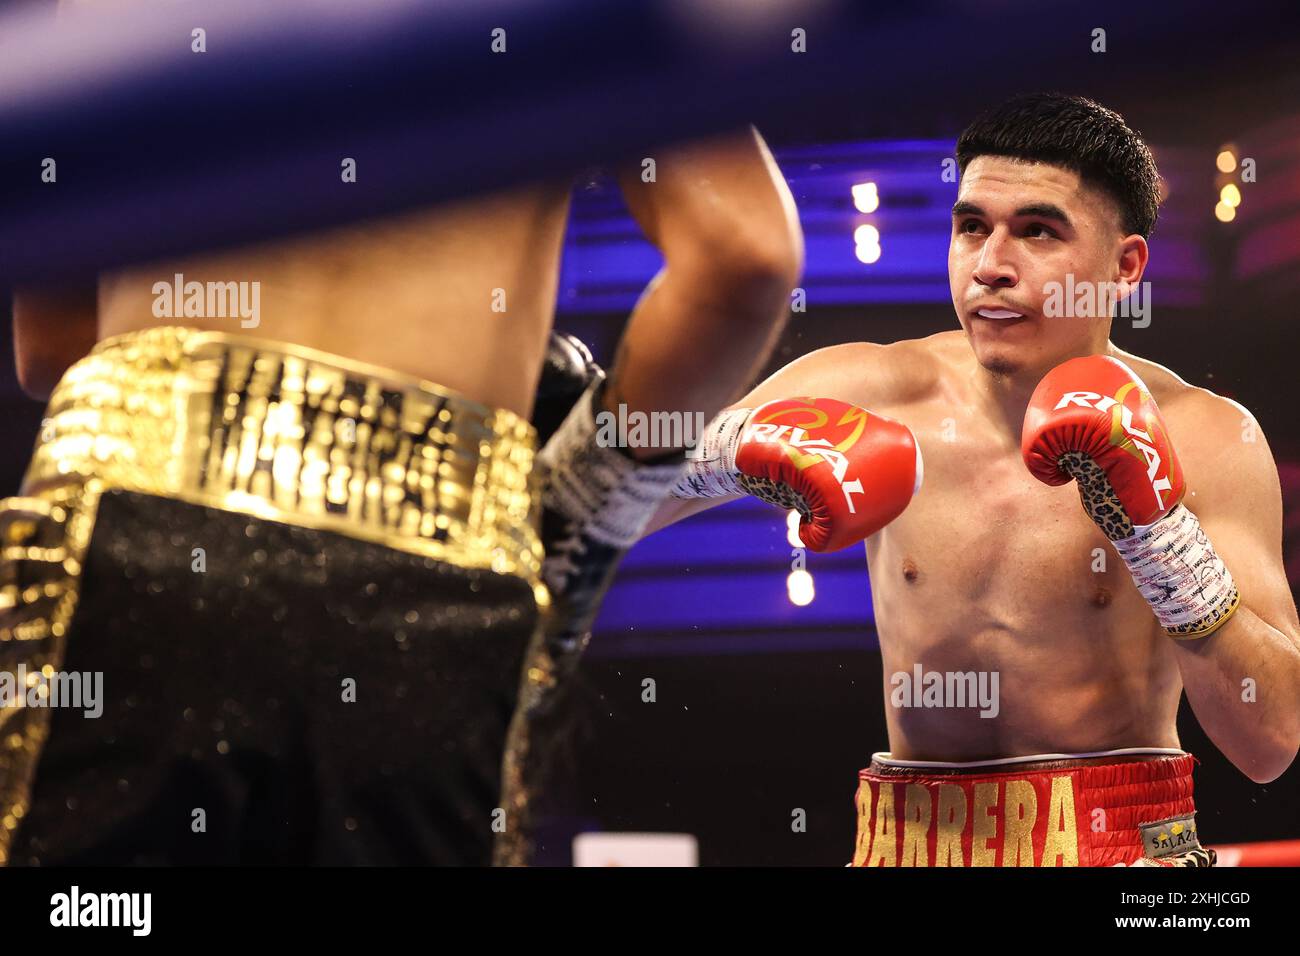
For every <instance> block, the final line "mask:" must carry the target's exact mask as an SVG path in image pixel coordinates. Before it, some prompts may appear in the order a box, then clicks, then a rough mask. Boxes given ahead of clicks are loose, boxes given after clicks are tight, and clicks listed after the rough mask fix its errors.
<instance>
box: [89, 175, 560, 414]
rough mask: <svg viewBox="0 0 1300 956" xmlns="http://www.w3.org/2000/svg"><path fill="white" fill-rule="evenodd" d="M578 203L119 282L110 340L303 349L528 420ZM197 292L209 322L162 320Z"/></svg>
mask: <svg viewBox="0 0 1300 956" xmlns="http://www.w3.org/2000/svg"><path fill="white" fill-rule="evenodd" d="M568 195H569V193H568V185H567V183H561V184H552V185H548V186H537V187H531V188H528V189H523V190H516V191H512V192H509V193H501V194H497V195H493V196H490V197H486V198H479V199H474V200H468V201H465V202H461V203H456V204H451V205H445V206H440V207H437V208H435V209H424V210H420V211H418V212H415V213H410V214H406V215H403V216H400V217H392V218H386V219H382V220H374V221H371V222H367V223H364V224H360V225H355V226H348V227H346V228H340V229H335V230H330V231H328V232H322V233H315V234H312V235H309V236H303V237H296V238H292V239H286V240H277V241H275V242H267V243H263V244H258V245H252V246H244V247H241V248H238V249H233V250H229V251H225V252H219V253H205V254H203V255H196V256H192V257H187V258H184V259H178V260H174V261H166V262H158V263H152V264H149V265H146V266H139V267H134V268H132V269H129V270H125V271H121V272H116V273H112V274H106V275H104V276H102V277H101V279H100V295H99V337H100V338H101V339H103V338H107V337H109V336H113V335H117V334H120V333H122V332H129V331H135V330H138V329H143V328H149V327H152V326H159V325H187V326H191V327H198V328H204V329H211V330H215V331H222V332H229V333H233V334H238V335H250V336H257V337H260V338H267V339H273V340H277V341H282V342H293V343H295V344H297V345H303V346H307V347H310V348H315V349H319V350H322V351H325V352H330V353H333V354H336V355H342V356H346V357H348V358H352V359H357V360H360V361H364V362H369V363H371V364H373V365H377V366H381V367H383V368H389V369H393V370H395V371H398V372H402V373H405V374H407V375H415V376H418V377H421V378H424V379H427V380H429V381H432V382H435V383H437V384H439V385H443V386H445V387H447V388H451V389H454V390H456V391H458V392H460V393H462V394H464V395H466V396H467V397H470V398H473V399H475V400H477V401H480V402H483V403H484V404H487V405H489V406H492V407H497V408H507V409H510V410H511V411H514V412H516V413H518V414H520V415H523V416H525V417H527V416H528V415H529V414H530V412H531V406H532V399H533V393H534V391H535V389H536V384H537V381H536V380H537V376H538V370H539V369H540V368H541V364H542V355H543V352H544V349H545V343H546V335H547V332H548V330H549V329H550V326H551V322H552V319H553V314H554V307H555V293H556V285H557V281H558V271H559V258H560V248H561V241H562V238H563V234H564V226H565V219H566V216H567V211H568ZM178 274H179V275H180V276H181V277H182V278H181V280H179V281H178V280H177V279H176V276H177V275H178ZM191 282H197V283H201V284H202V286H201V288H202V290H203V300H202V301H203V303H204V307H203V312H204V313H205V314H203V315H198V316H195V315H186V314H184V313H183V312H182V314H180V315H172V316H167V315H159V314H157V313H158V312H159V311H161V310H163V308H164V307H165V305H166V304H168V303H165V302H164V301H163V300H164V299H166V300H169V301H170V304H171V305H172V306H173V311H175V309H174V306H175V305H176V304H177V303H178V302H179V303H180V304H181V305H182V306H183V305H184V303H185V302H186V300H187V299H188V298H189V297H190V296H191V295H192V294H193V292H194V291H195V287H193V286H187V285H186V284H187V283H191ZM231 283H234V284H235V285H233V286H231V285H230V284H231ZM254 283H256V285H254ZM209 303H211V304H212V305H215V306H216V308H210V307H209Z"/></svg>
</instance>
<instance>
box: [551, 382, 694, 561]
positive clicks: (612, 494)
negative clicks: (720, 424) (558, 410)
mask: <svg viewBox="0 0 1300 956" xmlns="http://www.w3.org/2000/svg"><path fill="white" fill-rule="evenodd" d="M595 391H596V384H595V383H593V385H592V387H590V388H588V389H587V390H586V391H585V392H583V393H582V397H581V398H579V399H578V401H577V402H576V403H575V404H574V406H573V409H572V410H571V411H570V412H569V415H568V417H567V418H565V419H564V421H563V422H562V423H561V425H560V427H559V428H558V429H556V432H555V434H554V435H552V436H551V438H550V440H549V441H548V442H547V443H546V447H545V448H543V449H542V450H541V452H539V453H538V455H537V462H538V464H539V465H540V466H542V467H543V468H545V469H547V472H548V480H547V481H546V482H545V484H544V490H543V498H542V500H543V503H544V504H545V505H546V507H548V508H551V509H553V510H555V511H557V512H559V513H560V514H562V515H563V516H564V517H565V518H568V519H569V520H571V521H573V522H575V523H576V524H577V526H578V527H579V529H580V530H581V531H583V532H584V533H586V534H587V535H588V536H590V537H591V538H592V539H594V540H596V541H599V542H600V543H601V544H606V545H609V546H610V547H614V548H630V547H632V545H634V544H635V543H636V542H637V539H639V538H640V537H641V533H642V532H643V531H644V530H645V526H646V525H647V524H649V523H650V519H651V518H652V517H653V516H654V513H655V511H656V509H657V508H658V507H659V505H660V504H661V503H662V502H663V500H664V499H665V498H667V497H668V492H669V489H671V488H672V487H673V485H675V484H676V483H677V479H678V478H679V477H680V476H681V473H682V463H681V462H680V461H674V462H670V463H669V464H645V463H642V462H638V461H635V460H633V459H632V458H630V457H628V456H627V455H625V454H624V453H623V452H621V451H619V449H617V448H612V447H605V446H602V445H601V444H600V442H599V440H598V434H597V430H596V416H595V413H594V408H593V397H594V395H595Z"/></svg>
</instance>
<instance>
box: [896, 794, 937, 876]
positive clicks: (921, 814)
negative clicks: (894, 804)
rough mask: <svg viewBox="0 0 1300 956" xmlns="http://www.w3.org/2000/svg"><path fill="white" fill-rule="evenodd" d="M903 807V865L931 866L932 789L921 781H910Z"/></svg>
mask: <svg viewBox="0 0 1300 956" xmlns="http://www.w3.org/2000/svg"><path fill="white" fill-rule="evenodd" d="M906 794H907V796H906V801H905V803H904V809H903V858H902V860H901V861H900V865H901V866H929V865H930V848H929V846H928V845H927V844H926V840H925V838H926V835H927V834H928V833H929V832H930V817H931V814H932V813H933V809H932V807H931V805H930V791H929V790H927V789H926V788H925V787H923V786H921V785H920V784H919V783H909V784H908V785H907V791H906Z"/></svg>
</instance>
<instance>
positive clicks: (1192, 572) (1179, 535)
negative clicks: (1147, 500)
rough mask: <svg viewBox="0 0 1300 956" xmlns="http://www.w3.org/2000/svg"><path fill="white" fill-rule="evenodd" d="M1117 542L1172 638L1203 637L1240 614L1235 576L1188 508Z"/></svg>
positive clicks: (1180, 508) (1181, 509)
mask: <svg viewBox="0 0 1300 956" xmlns="http://www.w3.org/2000/svg"><path fill="white" fill-rule="evenodd" d="M1114 544H1115V550H1117V551H1118V552H1119V554H1120V557H1122V558H1123V559H1124V563H1125V564H1126V565H1128V569H1129V571H1130V572H1131V573H1132V575H1133V582H1134V583H1135V584H1136V585H1137V586H1138V590H1139V591H1140V592H1142V597H1144V598H1145V599H1146V602H1147V603H1148V604H1150V605H1151V609H1152V610H1153V611H1155V612H1156V618H1157V619H1158V620H1159V621H1160V624H1161V625H1162V626H1163V627H1164V629H1165V631H1166V633H1168V634H1169V636H1170V637H1176V638H1179V639H1183V640H1186V639H1191V638H1198V637H1205V636H1207V635H1209V634H1211V633H1213V632H1214V631H1215V630H1217V629H1218V628H1219V627H1220V626H1221V625H1222V624H1223V623H1224V622H1225V621H1226V620H1227V619H1228V618H1229V617H1231V616H1232V613H1233V612H1234V611H1235V610H1237V606H1238V604H1239V603H1240V598H1239V596H1238V594H1237V587H1236V585H1235V584H1234V583H1233V580H1232V574H1231V573H1229V571H1228V567H1227V565H1225V564H1224V563H1223V559H1222V558H1220V557H1219V556H1218V555H1217V554H1216V553H1215V551H1214V546H1213V545H1212V544H1210V539H1209V538H1207V537H1206V535H1205V532H1204V531H1203V530H1202V529H1201V523H1200V522H1199V521H1197V520H1196V515H1194V514H1192V513H1191V512H1190V511H1189V510H1188V509H1187V508H1185V507H1184V506H1182V505H1178V506H1177V507H1175V508H1174V509H1173V510H1172V511H1171V512H1169V514H1167V515H1165V516H1164V517H1163V518H1161V519H1160V520H1159V521H1157V522H1155V524H1149V525H1145V526H1139V527H1138V528H1137V529H1136V530H1135V531H1134V533H1133V534H1132V535H1130V536H1129V537H1127V538H1122V539H1120V540H1119V541H1116V542H1114Z"/></svg>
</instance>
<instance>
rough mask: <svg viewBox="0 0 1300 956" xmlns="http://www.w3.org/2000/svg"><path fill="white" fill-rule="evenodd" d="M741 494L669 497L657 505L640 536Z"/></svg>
mask: <svg viewBox="0 0 1300 956" xmlns="http://www.w3.org/2000/svg"><path fill="white" fill-rule="evenodd" d="M741 497H743V496H742V495H725V496H723V497H720V498H669V499H668V500H667V501H665V502H664V503H663V504H661V505H660V506H659V510H658V511H656V512H655V513H654V517H653V518H651V519H650V523H649V524H647V525H646V527H645V531H644V532H642V534H641V537H643V538H644V537H645V536H646V535H650V534H653V533H654V532H656V531H658V530H659V529H660V528H666V527H668V526H669V525H670V524H676V523H677V522H679V521H681V520H682V519H684V518H689V517H691V516H693V515H697V514H699V513H700V512H701V511H707V510H708V509H710V508H715V507H717V506H718V505H725V504H726V503H727V502H729V501H739V500H740V498H741Z"/></svg>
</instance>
